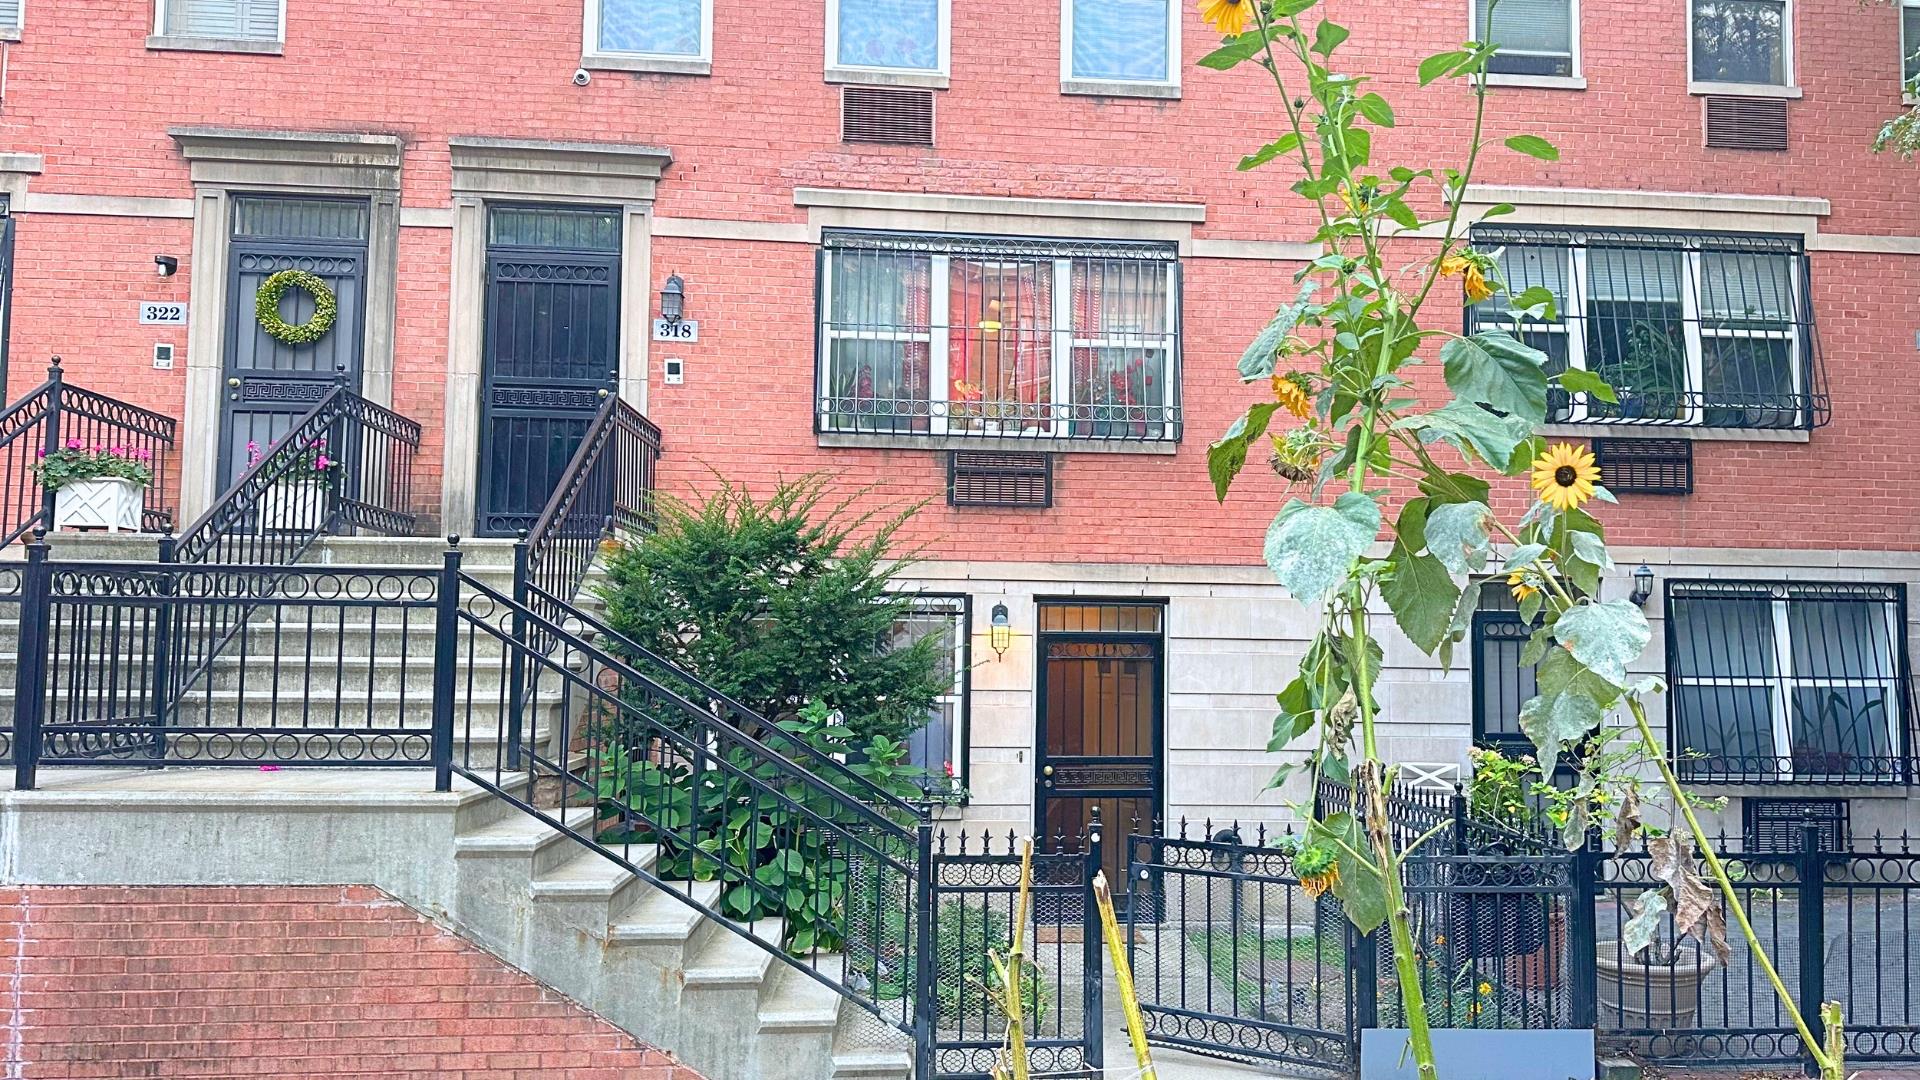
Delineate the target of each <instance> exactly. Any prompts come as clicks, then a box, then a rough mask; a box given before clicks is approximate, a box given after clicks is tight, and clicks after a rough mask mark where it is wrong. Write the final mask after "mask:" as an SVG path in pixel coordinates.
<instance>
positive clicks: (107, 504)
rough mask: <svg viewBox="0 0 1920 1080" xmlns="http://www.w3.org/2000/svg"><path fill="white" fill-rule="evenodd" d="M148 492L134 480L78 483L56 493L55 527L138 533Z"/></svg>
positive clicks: (54, 501)
mask: <svg viewBox="0 0 1920 1080" xmlns="http://www.w3.org/2000/svg"><path fill="white" fill-rule="evenodd" d="M145 505H146V489H145V488H142V487H141V486H140V485H139V484H136V483H134V482H133V481H131V480H120V479H101V480H79V481H76V482H74V483H71V484H68V485H66V486H65V487H63V488H61V489H60V490H58V491H56V492H54V493H53V527H54V528H56V529H105V530H106V531H108V532H139V531H140V511H141V509H142V508H143V507H144V506H145Z"/></svg>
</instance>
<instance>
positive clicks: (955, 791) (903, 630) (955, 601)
mask: <svg viewBox="0 0 1920 1080" xmlns="http://www.w3.org/2000/svg"><path fill="white" fill-rule="evenodd" d="M968 611H969V607H968V603H967V598H966V597H965V596H948V595H941V594H937V593H925V594H922V595H920V596H919V597H916V598H915V600H914V603H913V608H912V610H911V611H910V612H909V613H908V615H907V617H906V618H904V619H901V620H900V621H899V622H896V623H895V624H894V627H893V637H892V642H891V644H892V646H893V647H894V648H900V647H904V646H907V645H911V644H912V643H913V642H915V641H918V640H920V639H922V638H926V637H934V638H936V639H937V640H938V641H939V643H940V644H939V646H938V651H939V654H940V658H941V661H940V664H941V666H940V673H941V675H942V676H944V677H945V679H946V682H947V691H946V692H945V693H943V694H941V695H940V696H939V697H938V698H937V699H935V700H934V703H933V706H932V708H931V709H929V710H928V713H927V721H926V723H924V724H922V725H921V726H920V727H919V728H917V729H915V730H914V731H913V732H912V733H911V734H909V735H908V736H907V763H908V764H909V765H911V766H913V767H914V768H916V769H918V770H920V772H921V775H920V776H919V777H918V778H917V779H916V783H918V784H920V786H921V788H922V790H923V791H925V792H926V793H927V795H928V796H929V797H931V798H957V797H959V796H960V795H962V794H963V793H964V792H965V790H966V773H967V721H968V717H967V690H968V685H969V683H968V678H969V672H970V670H971V668H972V663H971V660H970V658H969V649H970V644H971V643H970V634H969V630H968V624H969V622H970V619H969V617H968Z"/></svg>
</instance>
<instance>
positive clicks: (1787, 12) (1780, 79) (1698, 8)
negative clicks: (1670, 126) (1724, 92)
mask: <svg viewBox="0 0 1920 1080" xmlns="http://www.w3.org/2000/svg"><path fill="white" fill-rule="evenodd" d="M1790 3H1791V0H1693V18H1692V23H1691V26H1692V39H1693V81H1695V82H1713V83H1747V84H1752V85H1760V86H1789V85H1791V84H1792V83H1793V11H1792V9H1791V7H1790V6H1789V5H1790Z"/></svg>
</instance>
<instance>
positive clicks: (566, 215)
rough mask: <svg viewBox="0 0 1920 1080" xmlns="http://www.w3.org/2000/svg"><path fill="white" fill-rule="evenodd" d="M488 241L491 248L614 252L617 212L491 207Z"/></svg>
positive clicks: (617, 243) (617, 240)
mask: <svg viewBox="0 0 1920 1080" xmlns="http://www.w3.org/2000/svg"><path fill="white" fill-rule="evenodd" d="M487 243H488V244H490V245H492V246H494V247H528V248H546V249H549V250H555V249H557V250H561V251H596V252H617V251H619V250H620V212H619V211H617V210H574V209H560V208H551V207H527V206H500V207H494V208H493V209H492V210H491V211H490V212H489V213H488V214H487Z"/></svg>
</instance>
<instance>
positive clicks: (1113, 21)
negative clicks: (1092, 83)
mask: <svg viewBox="0 0 1920 1080" xmlns="http://www.w3.org/2000/svg"><path fill="white" fill-rule="evenodd" d="M1169 2H1170V0H1075V2H1074V5H1073V16H1072V17H1073V77H1074V78H1076V79H1115V80H1122V81H1138V82H1165V81H1167V78H1168V75H1167V4H1168V3H1169Z"/></svg>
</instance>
